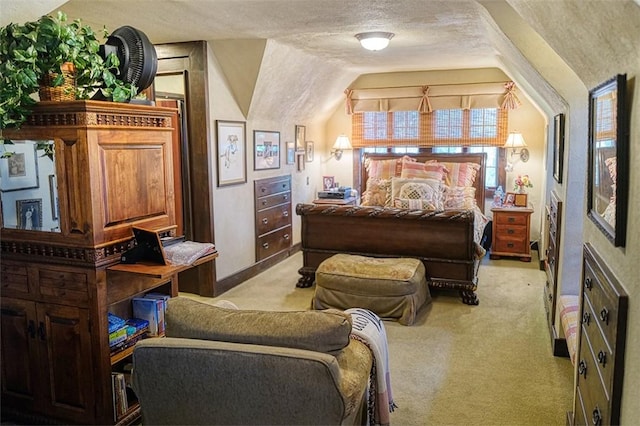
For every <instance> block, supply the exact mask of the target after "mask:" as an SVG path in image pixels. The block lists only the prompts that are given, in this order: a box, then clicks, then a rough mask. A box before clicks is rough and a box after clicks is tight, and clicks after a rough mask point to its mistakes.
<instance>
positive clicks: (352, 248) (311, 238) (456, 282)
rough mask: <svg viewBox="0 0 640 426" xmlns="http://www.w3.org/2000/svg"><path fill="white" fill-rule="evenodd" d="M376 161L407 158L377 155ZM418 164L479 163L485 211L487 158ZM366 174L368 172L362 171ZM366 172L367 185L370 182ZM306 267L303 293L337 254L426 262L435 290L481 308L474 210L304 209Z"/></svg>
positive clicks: (445, 157) (453, 157) (300, 209)
mask: <svg viewBox="0 0 640 426" xmlns="http://www.w3.org/2000/svg"><path fill="white" fill-rule="evenodd" d="M367 157H370V158H375V159H391V158H399V157H402V155H390V154H382V155H381V154H375V155H370V156H367ZM411 157H413V158H416V159H417V161H421V162H424V161H427V160H431V159H437V160H439V161H442V162H474V163H477V164H480V165H481V168H480V170H479V171H478V176H477V178H476V182H475V186H476V198H477V201H478V206H479V207H480V209H481V210H483V206H484V163H485V154H418V155H411ZM362 169H364V167H362ZM366 178H367V176H366V171H363V174H362V179H364V180H363V181H364V182H366ZM296 213H297V214H298V215H299V216H300V217H301V221H302V227H301V231H302V234H301V245H302V252H303V267H302V268H300V270H299V271H298V272H299V273H300V275H301V278H300V279H299V281H298V284H297V286H298V287H310V286H311V285H313V283H314V280H315V271H316V268H317V267H318V266H319V265H320V263H321V262H322V261H323V260H325V259H328V258H329V257H331V256H333V255H334V254H337V253H348V254H357V255H362V256H373V257H413V258H417V259H420V260H422V262H423V263H424V265H425V268H426V274H427V281H428V283H429V286H430V287H434V288H446V289H452V290H458V291H459V292H460V295H461V297H462V300H463V302H464V303H467V304H470V305H477V304H478V298H477V295H476V293H475V290H476V289H477V281H478V278H477V271H478V266H479V264H480V259H479V258H478V256H477V254H476V243H475V242H474V213H473V211H472V210H446V211H436V212H434V211H430V210H408V209H397V208H390V207H375V206H369V207H366V206H337V205H329V206H327V205H313V204H298V205H297V206H296Z"/></svg>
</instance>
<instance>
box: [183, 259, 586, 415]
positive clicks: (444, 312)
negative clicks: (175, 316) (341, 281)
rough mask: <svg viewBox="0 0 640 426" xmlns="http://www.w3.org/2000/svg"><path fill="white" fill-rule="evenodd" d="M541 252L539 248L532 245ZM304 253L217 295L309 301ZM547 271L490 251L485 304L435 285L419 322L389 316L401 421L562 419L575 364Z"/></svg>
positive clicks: (278, 305) (248, 302)
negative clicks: (557, 347) (301, 284)
mask: <svg viewBox="0 0 640 426" xmlns="http://www.w3.org/2000/svg"><path fill="white" fill-rule="evenodd" d="M534 253H535V252H534ZM301 265H302V255H301V253H296V254H295V255H293V256H291V257H290V258H288V259H286V260H285V261H283V262H281V263H280V264H278V265H276V266H275V267H273V268H271V269H269V270H267V271H265V272H263V273H262V274H260V275H258V276H256V277H254V278H252V279H250V280H248V281H246V282H245V283H242V284H241V285H239V286H237V287H235V288H233V289H231V290H229V291H228V292H226V293H224V294H222V295H221V296H219V297H217V298H214V299H211V298H202V297H199V296H196V295H192V294H187V293H181V295H184V296H189V297H193V298H195V299H199V300H205V301H208V302H211V301H214V300H220V299H224V300H229V301H232V302H233V303H235V304H236V305H238V307H239V308H241V309H266V310H303V309H309V308H310V301H311V297H312V295H313V288H306V289H301V288H296V287H295V284H296V282H297V279H298V274H297V270H298V268H300V267H301ZM544 283H545V274H544V272H542V271H540V270H539V269H538V268H537V258H535V257H534V259H533V261H532V262H531V263H523V262H519V261H517V260H489V259H488V257H487V258H486V259H484V260H483V263H482V265H481V266H480V271H479V284H478V296H479V298H480V305H478V306H468V305H464V304H463V303H462V302H461V301H460V299H459V297H458V296H457V293H455V292H437V293H432V294H433V302H432V303H431V305H429V306H427V307H426V308H423V309H422V310H421V311H420V312H419V314H418V317H417V319H416V322H415V323H414V325H412V326H409V327H407V326H403V325H400V324H398V323H397V322H391V321H389V322H385V327H386V331H387V338H388V341H389V354H390V369H391V380H392V390H393V395H394V398H395V400H396V402H397V404H398V407H399V408H398V409H397V410H396V411H395V412H393V413H392V414H391V423H392V424H393V425H564V424H565V420H566V412H567V411H570V410H571V405H572V400H573V394H572V388H573V367H572V365H571V363H570V361H569V359H568V358H557V357H554V356H553V354H552V352H551V344H550V337H549V332H548V328H547V323H546V317H545V312H544V305H543V300H542V295H543V287H544Z"/></svg>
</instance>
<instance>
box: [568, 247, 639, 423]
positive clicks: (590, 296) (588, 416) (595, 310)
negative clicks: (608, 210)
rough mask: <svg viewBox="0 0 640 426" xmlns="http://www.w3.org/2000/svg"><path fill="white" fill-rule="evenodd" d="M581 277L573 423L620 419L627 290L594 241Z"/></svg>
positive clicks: (616, 421) (588, 249) (617, 421)
mask: <svg viewBox="0 0 640 426" xmlns="http://www.w3.org/2000/svg"><path fill="white" fill-rule="evenodd" d="M582 280H583V283H582V291H581V304H580V305H581V308H580V312H581V319H582V324H581V330H580V331H581V332H580V345H579V347H578V356H577V358H576V359H577V362H578V377H577V380H576V389H575V398H574V400H575V407H574V412H573V420H574V422H573V424H575V425H587V424H589V425H613V424H619V423H620V402H621V396H622V379H623V374H624V371H623V369H624V351H625V338H626V329H627V305H628V296H627V294H626V292H625V291H624V289H623V288H622V287H621V286H620V284H619V283H618V281H617V280H616V278H615V277H614V276H613V274H611V272H610V271H609V270H608V269H607V267H606V265H605V264H604V262H603V261H602V259H600V257H599V256H598V254H597V253H596V252H595V250H594V249H593V247H591V245H590V244H585V246H584V260H583V277H582Z"/></svg>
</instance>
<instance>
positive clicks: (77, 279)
mask: <svg viewBox="0 0 640 426" xmlns="http://www.w3.org/2000/svg"><path fill="white" fill-rule="evenodd" d="M37 276H38V288H39V290H40V294H41V295H42V296H50V297H55V298H56V299H57V298H63V299H65V300H73V301H77V302H87V301H88V300H89V297H88V294H87V282H88V277H87V274H86V273H84V272H80V271H72V270H65V269H63V268H55V269H53V268H51V269H48V268H39V269H38V272H37Z"/></svg>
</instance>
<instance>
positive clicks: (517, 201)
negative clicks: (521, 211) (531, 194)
mask: <svg viewBox="0 0 640 426" xmlns="http://www.w3.org/2000/svg"><path fill="white" fill-rule="evenodd" d="M513 206H514V207H527V194H518V193H516V194H514V195H513Z"/></svg>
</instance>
